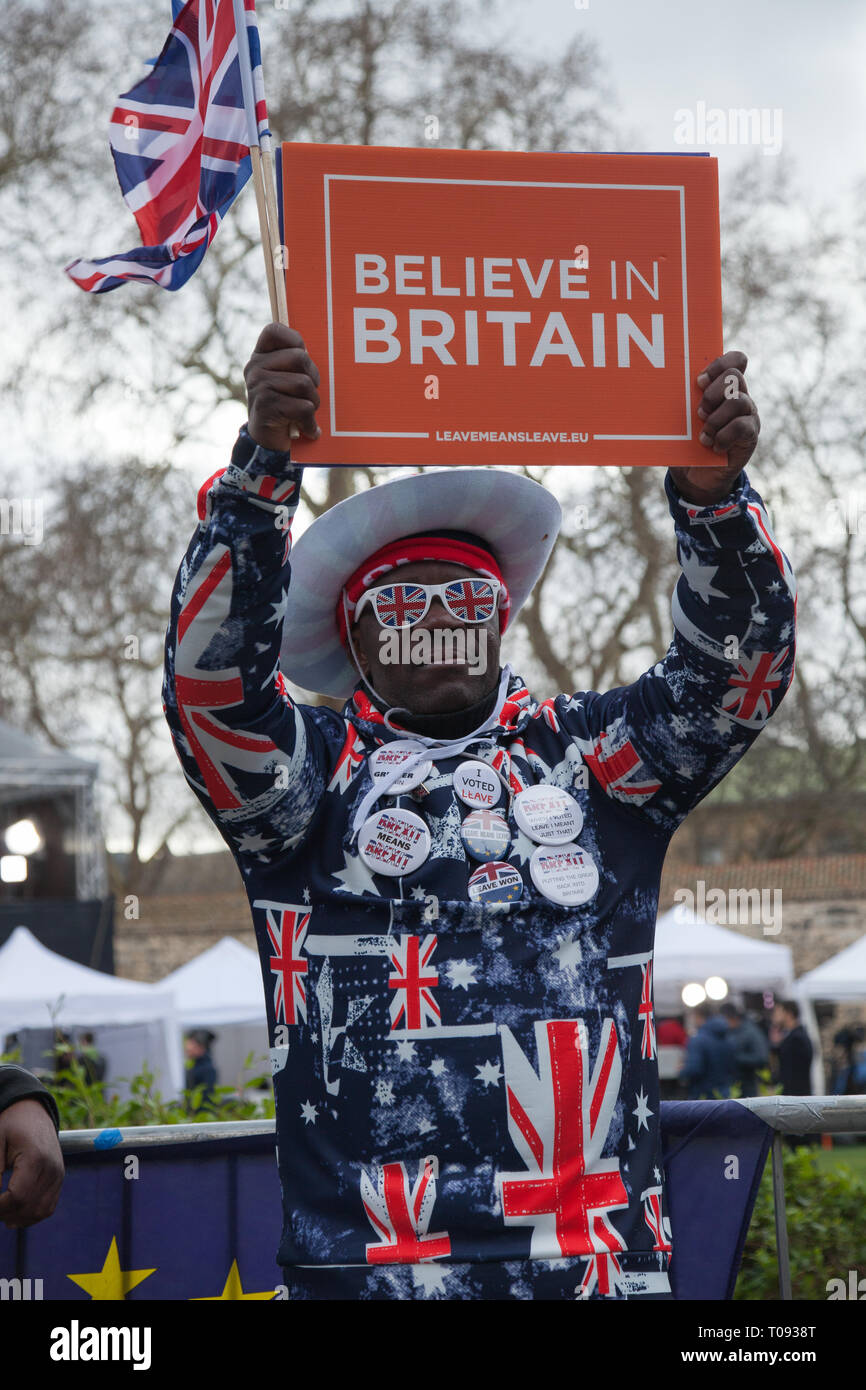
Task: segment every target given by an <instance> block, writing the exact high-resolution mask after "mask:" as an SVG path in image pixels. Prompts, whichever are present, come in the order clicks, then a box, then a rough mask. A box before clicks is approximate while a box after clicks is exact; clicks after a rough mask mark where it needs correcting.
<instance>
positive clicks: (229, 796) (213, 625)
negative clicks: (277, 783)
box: [175, 545, 277, 811]
mask: <svg viewBox="0 0 866 1390" xmlns="http://www.w3.org/2000/svg"><path fill="white" fill-rule="evenodd" d="M231 594H232V557H231V551H230V550H229V548H228V546H225V545H218V546H215V547H214V549H213V550H212V551H211V552H210V554H209V555H207V556H206V558H205V560H204V562H203V563H202V565H201V567H200V568H199V569H198V570H197V571H196V573H195V575H194V577H193V579H192V581H191V582H190V584H189V586H188V588H187V589H186V591H185V593H184V596H183V601H182V603H181V608H180V614H179V617H178V621H177V646H176V651H175V691H176V694H177V713H178V718H179V719H180V722H181V724H182V726H183V731H184V733H185V734H186V738H187V742H188V743H189V747H190V751H191V753H192V756H193V758H194V759H195V762H196V764H197V765H198V768H199V770H200V771H201V774H202V776H203V778H204V780H205V785H206V787H207V792H208V795H209V797H210V799H211V801H212V802H213V804H214V806H216V807H217V808H218V809H220V810H222V811H231V810H237V809H238V808H240V807H242V806H244V805H248V804H249V803H248V798H245V797H244V795H243V794H242V793H241V791H240V790H239V788H238V786H237V783H236V781H235V779H234V777H233V776H232V774H231V773H230V772H229V766H231V767H233V768H242V769H245V770H246V771H248V772H258V773H263V772H267V771H268V770H269V769H270V770H272V769H273V767H274V765H275V762H276V761H277V746H276V744H275V743H274V742H273V740H272V739H270V738H268V737H267V735H266V734H255V733H247V732H243V731H241V730H238V729H232V728H230V727H229V726H228V725H227V724H224V723H222V721H221V720H219V719H217V718H215V717H214V714H213V711H214V710H215V709H230V708H233V707H240V706H241V704H242V702H243V699H244V688H243V681H242V680H241V673H240V671H239V669H238V668H237V667H236V666H232V667H226V668H225V669H223V670H218V671H209V670H204V669H202V668H201V667H200V666H199V664H198V663H199V660H200V658H201V657H203V656H204V653H205V651H206V649H207V647H208V645H209V643H210V640H211V638H212V637H213V635H214V633H215V632H218V631H219V629H220V627H221V626H222V624H223V622H224V621H225V619H226V618H228V616H229V612H230V610H231Z"/></svg>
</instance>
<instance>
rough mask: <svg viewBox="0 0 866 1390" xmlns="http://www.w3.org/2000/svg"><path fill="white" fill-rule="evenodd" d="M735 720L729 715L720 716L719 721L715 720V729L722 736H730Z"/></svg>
mask: <svg viewBox="0 0 866 1390" xmlns="http://www.w3.org/2000/svg"><path fill="white" fill-rule="evenodd" d="M732 724H733V720H731V719H730V718H729V716H728V715H727V714H720V715H719V717H718V719H714V720H713V728H714V729H717V730H718V732H719V733H720V734H728V733H730V731H731V727H732Z"/></svg>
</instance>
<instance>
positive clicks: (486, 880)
mask: <svg viewBox="0 0 866 1390" xmlns="http://www.w3.org/2000/svg"><path fill="white" fill-rule="evenodd" d="M522 893H523V879H522V878H521V877H520V873H519V872H518V870H517V869H515V867H514V865H513V864H506V863H505V861H504V860H503V859H493V860H491V862H490V863H489V864H482V865H481V866H480V867H479V868H477V869H476V870H475V872H474V873H473V874H471V875H470V878H469V896H470V898H471V899H472V901H473V902H474V903H512V902H514V901H515V899H516V898H519V897H520V896H521V894H522Z"/></svg>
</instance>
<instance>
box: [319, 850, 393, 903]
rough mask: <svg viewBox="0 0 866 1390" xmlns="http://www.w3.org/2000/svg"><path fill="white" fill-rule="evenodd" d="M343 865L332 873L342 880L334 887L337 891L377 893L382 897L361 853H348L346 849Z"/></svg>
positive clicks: (332, 875) (378, 896) (334, 876)
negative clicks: (338, 885)
mask: <svg viewBox="0 0 866 1390" xmlns="http://www.w3.org/2000/svg"><path fill="white" fill-rule="evenodd" d="M343 865H344V867H343V868H342V869H340V870H338V871H337V872H335V873H332V874H331V878H337V879H339V880H340V887H339V888H335V889H334V892H335V893H358V894H361V893H375V894H376V897H377V898H381V896H382V894H381V893H380V892H379V890H378V888H377V887H376V885H375V883H374V882H373V875H372V874H371V873H370V871H369V869H368V868H367V865H366V864H365V863H364V861H363V859H362V858H361V857H360V855H354V854H348V853H346V851H345V850H344V851H343Z"/></svg>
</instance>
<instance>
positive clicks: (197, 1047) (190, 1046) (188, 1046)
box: [183, 1038, 204, 1061]
mask: <svg viewBox="0 0 866 1390" xmlns="http://www.w3.org/2000/svg"><path fill="white" fill-rule="evenodd" d="M183 1050H184V1052H185V1053H186V1055H187V1057H189V1058H190V1060H191V1061H194V1060H195V1058H196V1057H203V1056H204V1048H203V1047H202V1045H201V1043H197V1042H196V1040H195V1038H187V1039H186V1041H185V1042H184V1045H183Z"/></svg>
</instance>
